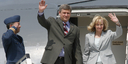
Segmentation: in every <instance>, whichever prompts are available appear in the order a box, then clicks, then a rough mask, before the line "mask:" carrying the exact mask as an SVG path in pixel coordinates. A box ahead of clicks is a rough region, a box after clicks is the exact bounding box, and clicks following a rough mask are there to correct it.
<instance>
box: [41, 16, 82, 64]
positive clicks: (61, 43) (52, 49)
mask: <svg viewBox="0 0 128 64" xmlns="http://www.w3.org/2000/svg"><path fill="white" fill-rule="evenodd" d="M38 21H39V23H40V25H41V26H43V27H44V28H46V29H47V31H48V42H47V45H46V47H45V52H44V55H43V57H42V60H41V63H44V64H54V63H55V61H56V59H57V58H58V56H59V54H60V52H61V50H62V48H64V52H65V55H64V58H65V59H64V61H65V64H82V63H83V59H82V52H81V47H80V41H79V33H80V31H79V29H78V27H77V26H76V25H74V24H72V23H70V31H69V32H68V34H67V35H64V29H63V21H62V20H61V19H60V18H59V19H55V18H53V17H49V18H48V19H45V17H44V14H43V15H42V16H39V15H38Z"/></svg>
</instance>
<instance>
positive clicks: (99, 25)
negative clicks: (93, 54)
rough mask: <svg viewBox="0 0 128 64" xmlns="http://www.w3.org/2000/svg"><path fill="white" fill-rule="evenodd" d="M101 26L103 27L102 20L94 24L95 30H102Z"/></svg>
mask: <svg viewBox="0 0 128 64" xmlns="http://www.w3.org/2000/svg"><path fill="white" fill-rule="evenodd" d="M103 27H104V23H103V20H101V21H98V22H96V24H95V29H96V32H102V30H103Z"/></svg>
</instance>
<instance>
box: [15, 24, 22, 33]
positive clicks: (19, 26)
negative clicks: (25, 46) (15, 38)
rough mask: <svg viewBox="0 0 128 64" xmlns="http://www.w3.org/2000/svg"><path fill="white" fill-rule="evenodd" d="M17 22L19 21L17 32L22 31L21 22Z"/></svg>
mask: <svg viewBox="0 0 128 64" xmlns="http://www.w3.org/2000/svg"><path fill="white" fill-rule="evenodd" d="M17 23H18V26H17V30H16V33H18V32H20V28H21V25H20V22H17Z"/></svg>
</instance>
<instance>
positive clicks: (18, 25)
mask: <svg viewBox="0 0 128 64" xmlns="http://www.w3.org/2000/svg"><path fill="white" fill-rule="evenodd" d="M12 26H15V27H16V28H17V30H16V31H15V33H18V32H20V28H21V25H20V22H14V23H13V24H12V25H11V26H10V27H12Z"/></svg>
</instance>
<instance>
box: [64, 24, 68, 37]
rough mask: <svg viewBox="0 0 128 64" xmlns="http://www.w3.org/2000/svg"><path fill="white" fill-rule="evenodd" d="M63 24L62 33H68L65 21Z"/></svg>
mask: <svg viewBox="0 0 128 64" xmlns="http://www.w3.org/2000/svg"><path fill="white" fill-rule="evenodd" d="M63 24H64V26H63V28H64V35H66V34H67V33H68V29H67V27H66V25H67V24H66V23H63Z"/></svg>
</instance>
